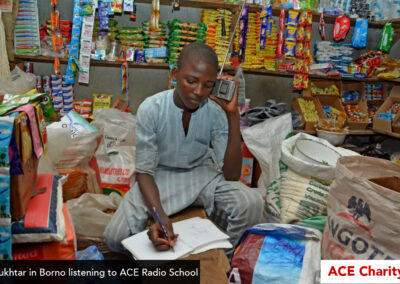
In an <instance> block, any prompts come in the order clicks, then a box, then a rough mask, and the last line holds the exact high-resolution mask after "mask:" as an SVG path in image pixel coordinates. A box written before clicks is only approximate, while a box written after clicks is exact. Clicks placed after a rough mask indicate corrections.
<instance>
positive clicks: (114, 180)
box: [92, 108, 136, 196]
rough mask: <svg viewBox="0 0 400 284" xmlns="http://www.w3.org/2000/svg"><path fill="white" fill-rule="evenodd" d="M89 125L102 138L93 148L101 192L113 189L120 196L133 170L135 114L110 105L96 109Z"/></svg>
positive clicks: (128, 182)
mask: <svg viewBox="0 0 400 284" xmlns="http://www.w3.org/2000/svg"><path fill="white" fill-rule="evenodd" d="M92 124H93V125H94V126H95V127H96V128H98V129H103V140H102V141H101V143H100V146H99V149H98V150H97V151H96V161H97V164H98V166H99V172H100V177H101V187H102V189H103V193H106V194H108V193H110V192H113V191H114V192H117V193H118V194H120V195H121V196H124V194H125V193H126V192H127V191H128V190H129V189H130V187H131V186H130V184H131V183H132V178H133V176H134V172H135V161H136V157H135V153H136V147H135V132H136V117H135V116H133V115H132V114H130V113H126V112H120V111H119V110H117V109H113V108H111V109H98V110H95V111H94V121H93V122H92Z"/></svg>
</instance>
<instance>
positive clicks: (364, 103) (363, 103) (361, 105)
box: [346, 99, 369, 130]
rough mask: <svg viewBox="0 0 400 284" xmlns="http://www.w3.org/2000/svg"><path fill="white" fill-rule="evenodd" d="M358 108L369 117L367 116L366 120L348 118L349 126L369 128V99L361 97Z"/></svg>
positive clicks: (360, 128) (353, 128) (351, 127)
mask: <svg viewBox="0 0 400 284" xmlns="http://www.w3.org/2000/svg"><path fill="white" fill-rule="evenodd" d="M357 105H358V108H359V109H360V112H361V113H365V114H366V115H367V117H366V118H365V121H348V120H347V123H346V125H347V127H348V128H349V129H350V130H364V129H366V128H367V126H368V124H369V122H368V106H367V101H366V100H365V99H361V100H360V101H359V102H358V103H357Z"/></svg>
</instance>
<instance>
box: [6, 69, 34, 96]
mask: <svg viewBox="0 0 400 284" xmlns="http://www.w3.org/2000/svg"><path fill="white" fill-rule="evenodd" d="M32 89H36V76H35V75H34V74H31V73H25V72H24V71H22V70H21V69H19V68H18V67H17V66H15V68H14V70H13V71H11V78H8V79H4V78H3V79H0V94H12V95H20V94H25V93H26V92H28V91H30V90H32Z"/></svg>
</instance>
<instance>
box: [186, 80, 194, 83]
mask: <svg viewBox="0 0 400 284" xmlns="http://www.w3.org/2000/svg"><path fill="white" fill-rule="evenodd" d="M186 82H188V84H194V81H193V80H188V79H186Z"/></svg>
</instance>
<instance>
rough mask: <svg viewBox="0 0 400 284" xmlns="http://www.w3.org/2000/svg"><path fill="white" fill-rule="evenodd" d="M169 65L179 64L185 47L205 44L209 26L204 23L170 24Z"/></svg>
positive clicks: (176, 22) (175, 22)
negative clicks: (180, 55) (199, 43)
mask: <svg viewBox="0 0 400 284" xmlns="http://www.w3.org/2000/svg"><path fill="white" fill-rule="evenodd" d="M168 28H169V36H168V50H169V63H170V64H177V63H178V58H179V54H180V53H181V51H182V49H183V47H184V46H185V45H188V44H189V43H192V42H205V39H206V30H207V26H206V25H205V24H203V23H199V24H196V23H182V22H180V21H178V20H173V21H170V22H168Z"/></svg>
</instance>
